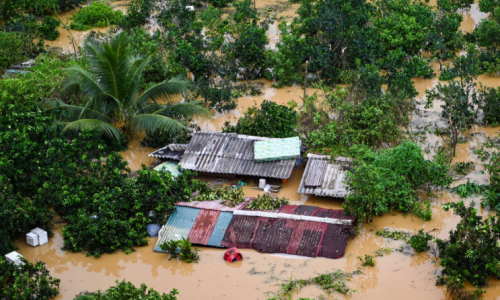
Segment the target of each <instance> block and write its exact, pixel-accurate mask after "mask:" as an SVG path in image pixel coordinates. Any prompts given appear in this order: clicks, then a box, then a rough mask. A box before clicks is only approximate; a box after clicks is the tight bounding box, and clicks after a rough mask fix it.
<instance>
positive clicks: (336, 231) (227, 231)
mask: <svg viewBox="0 0 500 300" xmlns="http://www.w3.org/2000/svg"><path fill="white" fill-rule="evenodd" d="M247 203H248V201H247V202H244V203H242V204H240V205H238V206H237V207H235V208H228V207H225V206H224V205H222V204H220V201H203V202H179V203H177V205H176V210H175V212H174V213H173V214H172V215H171V216H170V218H169V219H168V221H167V224H166V225H165V226H164V227H163V228H162V230H161V231H160V235H159V238H158V242H157V244H156V246H155V248H154V250H155V251H159V252H163V251H162V250H161V249H160V248H159V245H161V244H162V243H163V242H166V241H168V240H171V239H180V238H182V237H185V238H189V239H190V240H191V242H192V243H193V244H198V245H208V246H215V247H239V248H252V249H255V250H257V251H259V252H265V253H285V254H291V255H300V256H309V257H316V256H321V257H327V258H339V257H341V256H343V255H344V251H345V247H346V245H347V240H348V238H349V226H347V225H343V224H329V223H331V221H330V220H329V219H330V218H331V219H333V220H335V219H345V220H349V222H352V221H354V219H353V218H351V217H348V216H346V215H345V214H344V211H343V210H332V209H326V208H320V207H316V206H309V205H284V206H283V207H282V208H281V209H280V210H279V211H278V212H277V213H269V212H262V211H253V213H255V214H256V215H240V214H241V213H250V212H249V211H248V210H244V207H245V206H246V204H247ZM226 209H230V210H226ZM259 214H260V215H262V216H259ZM276 215H278V216H276ZM291 215H296V217H293V218H290V216H291ZM269 216H271V217H269ZM283 216H287V218H280V217H283ZM319 218H328V219H325V220H318V219H319ZM305 219H306V220H305ZM309 219H311V220H313V219H314V220H313V221H311V220H309ZM337 221H338V220H337Z"/></svg>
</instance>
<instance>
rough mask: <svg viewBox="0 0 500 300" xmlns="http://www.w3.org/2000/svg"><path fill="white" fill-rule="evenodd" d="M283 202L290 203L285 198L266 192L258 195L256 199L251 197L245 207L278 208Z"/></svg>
mask: <svg viewBox="0 0 500 300" xmlns="http://www.w3.org/2000/svg"><path fill="white" fill-rule="evenodd" d="M285 204H290V201H288V199H285V198H281V199H280V198H278V197H273V196H271V195H268V194H264V195H262V196H261V195H258V196H257V198H256V199H252V201H250V203H248V205H247V206H246V207H245V208H248V209H258V210H273V209H276V208H280V207H282V206H283V205H285Z"/></svg>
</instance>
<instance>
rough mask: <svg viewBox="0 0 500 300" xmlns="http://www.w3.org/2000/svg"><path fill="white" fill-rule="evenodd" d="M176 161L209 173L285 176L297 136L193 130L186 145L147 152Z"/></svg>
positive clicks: (290, 166) (297, 148)
mask: <svg viewBox="0 0 500 300" xmlns="http://www.w3.org/2000/svg"><path fill="white" fill-rule="evenodd" d="M150 156H154V157H158V158H160V159H162V160H168V161H174V162H175V161H178V164H180V165H181V168H182V169H185V170H192V171H196V172H198V174H200V175H212V176H225V177H228V176H229V177H235V176H252V177H258V178H273V179H280V180H282V179H285V180H286V179H288V178H290V176H291V174H292V170H293V168H294V167H295V165H296V159H298V158H299V157H300V140H299V138H298V137H295V138H287V139H273V138H266V137H257V136H248V135H241V134H236V133H220V132H197V133H194V134H193V137H192V138H191V141H190V142H189V144H187V145H179V144H177V145H175V144H173V145H168V146H166V147H164V148H162V149H159V150H157V151H155V152H154V153H151V154H150Z"/></svg>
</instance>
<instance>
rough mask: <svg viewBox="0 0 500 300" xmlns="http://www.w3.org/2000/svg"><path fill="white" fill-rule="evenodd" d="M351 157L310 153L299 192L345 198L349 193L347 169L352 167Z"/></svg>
mask: <svg viewBox="0 0 500 300" xmlns="http://www.w3.org/2000/svg"><path fill="white" fill-rule="evenodd" d="M351 162H352V161H351V159H350V158H348V157H343V156H339V157H337V158H335V159H332V157H331V156H329V155H318V154H308V155H307V165H306V168H305V170H304V175H302V180H301V181H300V185H299V190H298V193H299V194H309V195H315V196H322V197H337V198H343V197H345V196H346V195H347V193H348V191H347V190H346V185H345V175H346V171H347V170H349V169H350V168H351Z"/></svg>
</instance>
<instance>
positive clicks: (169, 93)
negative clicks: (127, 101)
mask: <svg viewBox="0 0 500 300" xmlns="http://www.w3.org/2000/svg"><path fill="white" fill-rule="evenodd" d="M190 87H191V82H190V81H189V80H187V79H184V78H181V77H175V78H172V79H170V80H169V81H165V82H162V83H159V84H157V85H155V86H153V87H151V88H150V89H148V90H146V91H144V93H142V95H141V96H140V97H139V98H137V101H136V105H137V106H138V107H141V106H143V105H145V104H146V103H148V102H149V103H151V102H156V103H161V104H166V103H168V102H171V101H172V100H173V99H174V98H175V97H176V96H178V95H187V94H188V93H189V89H190Z"/></svg>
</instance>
